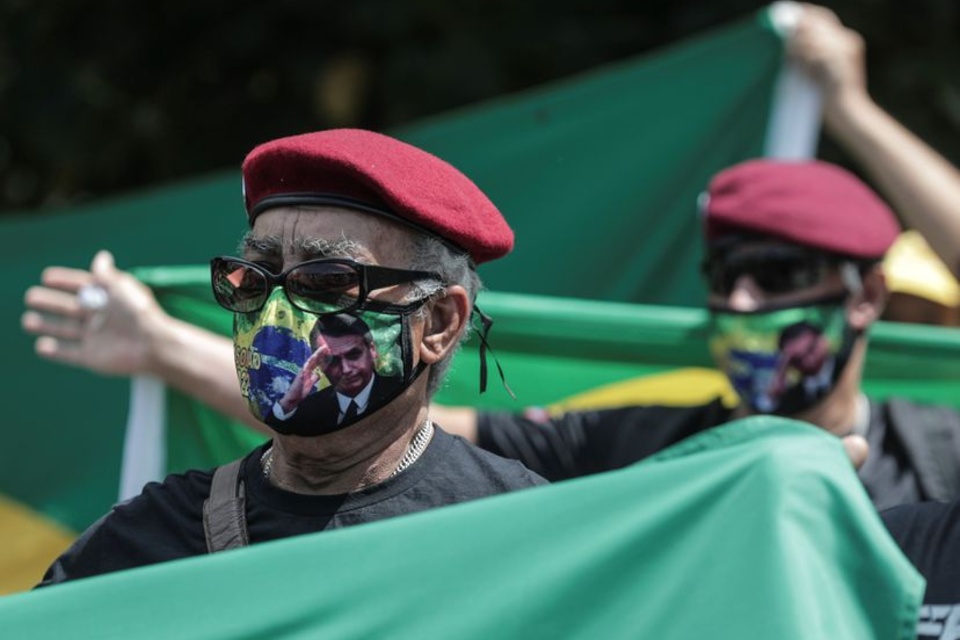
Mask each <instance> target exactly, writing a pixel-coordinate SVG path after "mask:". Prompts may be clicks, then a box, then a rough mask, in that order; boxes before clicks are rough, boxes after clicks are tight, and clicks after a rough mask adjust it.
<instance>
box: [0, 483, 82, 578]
mask: <svg viewBox="0 0 960 640" xmlns="http://www.w3.org/2000/svg"><path fill="white" fill-rule="evenodd" d="M74 538H75V536H74V534H73V533H72V532H70V531H67V530H66V529H64V528H62V527H60V526H59V525H57V524H55V523H54V522H52V521H51V520H48V519H47V518H44V517H43V516H42V515H40V514H38V513H37V512H35V511H33V510H31V509H29V508H27V507H25V506H24V505H22V504H20V503H19V502H15V501H14V500H11V499H10V498H8V497H6V496H4V495H0V540H2V541H3V546H4V553H3V554H0V595H6V594H8V593H14V592H16V591H26V590H27V589H30V588H32V587H33V586H34V585H36V584H37V583H38V582H40V578H41V577H42V576H43V572H44V571H45V570H46V569H47V567H49V566H50V563H52V562H53V561H54V559H55V558H56V557H57V556H58V555H60V554H61V553H62V552H63V551H64V549H66V548H67V547H68V546H70V543H71V542H73V540H74Z"/></svg>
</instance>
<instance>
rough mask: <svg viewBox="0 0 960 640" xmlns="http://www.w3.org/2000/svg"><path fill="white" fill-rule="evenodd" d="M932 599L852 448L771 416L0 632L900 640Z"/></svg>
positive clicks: (115, 579)
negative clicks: (923, 602)
mask: <svg viewBox="0 0 960 640" xmlns="http://www.w3.org/2000/svg"><path fill="white" fill-rule="evenodd" d="M923 587H924V583H923V579H922V578H921V577H920V576H919V575H918V574H917V573H916V571H915V570H914V569H913V568H912V567H911V566H910V565H909V563H908V562H907V560H906V559H905V558H904V557H903V556H902V555H901V553H900V551H899V550H898V549H897V547H896V545H895V544H894V543H893V541H892V540H891V539H890V538H889V536H888V535H887V534H886V531H885V530H884V528H883V525H882V524H881V523H880V521H879V518H878V516H877V514H876V512H875V511H874V509H873V506H872V504H871V503H870V501H869V499H868V497H867V496H866V493H865V492H864V490H863V488H862V487H861V485H860V483H859V481H858V480H857V477H856V475H855V474H854V472H853V469H852V467H851V466H850V464H849V462H848V461H847V460H846V457H845V454H844V453H843V449H842V447H841V446H840V444H839V441H838V440H836V438H833V437H831V436H829V435H827V434H825V433H823V432H822V431H820V430H818V429H816V428H814V427H811V426H808V425H804V424H801V423H798V422H793V421H788V420H783V419H779V418H770V417H761V418H751V419H748V420H744V421H739V422H735V423H730V424H728V425H726V426H724V427H721V428H718V429H715V430H712V431H710V432H707V433H704V434H701V435H699V436H697V437H694V438H692V439H690V440H688V441H686V442H683V443H681V444H680V445H678V446H676V447H674V448H672V449H669V450H667V451H665V452H663V453H661V454H660V455H658V456H657V457H656V458H654V459H651V460H649V461H647V462H644V463H641V464H639V465H635V466H633V467H628V468H626V469H624V470H621V471H616V472H611V473H606V474H602V475H598V476H593V477H590V478H584V479H580V480H574V481H568V482H563V483H558V484H555V485H552V486H546V487H540V488H537V489H530V490H526V491H520V492H516V493H513V494H508V495H503V496H497V497H493V498H487V499H484V500H479V501H476V502H472V503H465V504H460V505H456V506H452V507H446V508H442V509H436V510H433V511H428V512H423V513H420V514H416V515H411V516H405V517H400V518H393V519H390V520H385V521H381V522H377V523H373V524H368V525H362V526H357V527H352V528H348V529H341V530H337V531H332V532H326V533H320V534H315V535H309V536H301V537H298V538H290V539H286V540H281V541H277V542H270V543H264V544H260V545H254V546H252V547H249V548H246V549H241V550H238V551H231V552H224V553H221V554H217V555H213V556H203V557H198V558H190V559H187V560H182V561H176V562H169V563H165V564H161V565H154V566H152V567H144V568H140V569H134V570H131V571H125V572H119V573H115V574H110V575H105V576H99V577H96V578H89V579H86V580H81V581H77V582H74V583H67V584H64V585H60V586H56V587H51V588H48V589H43V590H40V591H35V592H31V593H27V594H18V595H12V596H8V597H6V598H2V599H0V636H2V637H6V638H71V639H76V640H82V639H85V638H89V639H90V640H94V639H96V640H107V639H109V638H117V639H118V640H119V639H121V638H122V639H124V640H126V639H127V638H137V639H138V640H150V639H151V638H171V637H176V638H183V639H185V640H186V639H190V638H197V639H200V638H202V639H203V640H218V639H224V640H226V639H227V638H272V639H281V638H291V639H292V638H326V639H328V640H348V639H353V638H357V639H359V638H394V639H403V638H410V639H414V638H416V639H417V640H419V639H421V638H459V639H462V640H466V639H469V638H477V639H480V638H483V639H487V638H505V639H507V638H517V639H520V638H570V639H573V638H584V639H590V640H593V639H594V638H608V639H613V638H638V637H639V638H658V639H659V640H671V639H677V640H681V639H682V640H688V639H689V638H701V637H703V638H706V637H709V638H715V639H717V640H723V639H725V638H729V639H731V640H732V639H734V638H736V639H737V640H740V639H742V638H778V639H780V640H789V639H792V638H795V639H797V640H800V639H808V638H831V639H832V640H843V639H850V640H865V639H871V638H877V639H880V638H882V639H884V640H896V639H903V640H907V639H909V638H913V637H914V635H915V624H916V619H917V614H918V608H919V603H920V599H921V597H922V594H923Z"/></svg>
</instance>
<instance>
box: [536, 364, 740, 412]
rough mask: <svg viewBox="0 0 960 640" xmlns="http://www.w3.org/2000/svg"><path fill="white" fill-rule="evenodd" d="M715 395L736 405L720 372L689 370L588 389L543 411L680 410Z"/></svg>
mask: <svg viewBox="0 0 960 640" xmlns="http://www.w3.org/2000/svg"><path fill="white" fill-rule="evenodd" d="M717 396H721V397H722V398H723V403H724V404H725V405H726V406H728V407H735V406H736V405H737V403H738V402H739V398H738V396H737V393H736V392H735V391H734V390H733V388H732V387H731V386H730V383H729V381H728V380H727V378H726V376H724V375H723V374H722V373H721V372H719V371H716V370H715V369H704V368H700V367H689V368H686V369H675V370H673V371H668V372H666V373H660V374H655V375H649V376H642V377H639V378H631V379H629V380H623V381H621V382H614V383H612V384H608V385H604V386H602V387H597V388H595V389H590V390H589V391H584V392H583V393H578V394H576V395H574V396H570V397H569V398H565V399H564V400H561V401H559V402H556V403H554V404H552V405H550V406H549V407H547V409H548V410H550V412H551V413H561V412H563V411H574V410H582V409H609V408H611V407H622V406H627V405H635V404H637V405H640V404H660V405H667V406H677V407H682V406H691V405H695V404H703V403H706V402H709V401H710V400H713V399H714V398H716V397H717Z"/></svg>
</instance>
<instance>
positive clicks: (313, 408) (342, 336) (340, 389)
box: [234, 290, 416, 435]
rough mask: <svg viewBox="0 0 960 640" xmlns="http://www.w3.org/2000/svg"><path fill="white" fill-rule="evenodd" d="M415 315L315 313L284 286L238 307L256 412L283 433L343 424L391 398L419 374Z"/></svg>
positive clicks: (241, 357) (240, 358)
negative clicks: (261, 301) (250, 307)
mask: <svg viewBox="0 0 960 640" xmlns="http://www.w3.org/2000/svg"><path fill="white" fill-rule="evenodd" d="M408 320H409V318H408V315H404V314H397V313H386V312H380V311H371V310H364V311H355V312H351V313H337V314H329V315H316V314H312V313H308V312H305V311H301V310H299V309H297V308H295V307H293V306H292V305H290V304H289V302H287V300H286V298H285V297H284V296H283V294H282V292H281V291H279V290H278V291H276V292H275V293H274V295H271V297H270V299H269V300H268V301H267V303H266V304H265V306H264V308H263V309H262V310H261V311H259V312H255V313H248V314H245V313H237V314H236V315H235V320H234V345H235V350H236V353H235V355H236V366H237V374H238V375H239V378H240V385H241V391H242V393H243V395H244V396H245V397H246V398H247V401H248V406H249V408H250V410H251V412H253V414H254V416H256V417H257V418H258V419H260V420H262V421H263V422H265V423H266V424H267V425H269V426H270V427H271V428H273V429H274V430H276V431H277V432H279V433H284V434H295V435H319V434H323V433H329V432H332V431H337V430H339V429H343V428H345V427H347V426H350V425H351V424H353V423H355V422H357V421H359V420H361V419H363V418H365V417H367V416H368V415H370V414H372V413H373V412H374V411H376V410H378V409H380V408H382V407H383V406H385V405H386V404H388V403H389V402H390V401H391V400H393V398H395V397H396V396H397V395H399V394H400V392H402V391H403V389H405V388H406V387H407V386H408V385H409V384H410V383H411V382H412V381H413V379H414V378H415V377H416V376H415V374H414V372H413V365H412V353H411V348H410V329H409V322H408Z"/></svg>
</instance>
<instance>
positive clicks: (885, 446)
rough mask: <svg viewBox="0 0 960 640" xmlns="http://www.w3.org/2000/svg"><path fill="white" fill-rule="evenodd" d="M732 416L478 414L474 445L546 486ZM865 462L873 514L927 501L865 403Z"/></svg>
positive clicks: (882, 420) (903, 454)
mask: <svg viewBox="0 0 960 640" xmlns="http://www.w3.org/2000/svg"><path fill="white" fill-rule="evenodd" d="M732 417H733V412H732V410H730V409H728V408H726V407H724V406H723V404H722V402H721V401H720V399H719V398H717V399H715V400H713V401H712V402H709V403H707V404H703V405H694V406H690V407H665V406H657V405H653V406H629V407H622V408H617V409H603V410H597V411H571V412H568V413H564V414H562V415H560V416H557V417H553V418H549V419H547V418H544V419H542V420H540V419H537V418H530V417H525V416H524V415H521V414H514V413H480V414H478V418H477V429H478V433H477V435H478V443H479V444H480V446H481V447H483V448H484V449H487V450H488V451H492V452H493V453H496V454H498V455H501V456H504V457H506V458H514V459H516V460H519V461H520V462H522V463H523V464H524V465H526V466H527V467H529V468H530V469H533V470H534V471H536V472H537V473H539V474H540V475H542V476H543V477H545V478H547V479H548V480H550V481H551V482H555V481H557V480H565V479H568V478H575V477H579V476H583V475H588V474H592V473H601V472H604V471H610V470H613V469H619V468H621V467H625V466H627V465H630V464H633V463H635V462H639V461H640V460H643V459H644V458H646V457H648V456H650V455H652V454H654V453H657V452H658V451H661V450H662V449H665V448H667V447H669V446H671V445H673V444H676V443H677V442H680V441H681V440H683V439H685V438H688V437H690V436H692V435H694V434H697V433H700V432H701V431H704V430H706V429H710V428H712V427H716V426H718V425H721V424H723V423H725V422H727V421H729V420H731V419H732ZM867 442H868V443H869V445H870V456H869V457H868V458H867V461H866V462H865V463H864V465H863V467H861V469H860V472H859V476H860V480H861V481H862V482H863V484H864V487H865V488H866V490H867V493H869V494H870V498H871V499H872V500H873V502H874V504H875V505H877V508H878V509H883V508H887V507H892V506H894V505H897V504H906V503H909V502H917V501H919V500H924V499H929V497H928V496H926V495H924V493H923V491H922V490H921V487H920V482H919V480H918V473H917V468H916V464H919V463H922V462H923V461H922V460H921V461H917V460H914V459H913V457H912V456H910V455H908V453H907V451H906V449H905V447H904V443H903V442H901V440H900V439H899V437H898V436H897V432H896V430H895V429H894V428H893V426H892V424H891V415H890V411H889V410H888V407H887V405H885V404H882V403H877V402H870V427H869V430H868V432H867Z"/></svg>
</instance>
